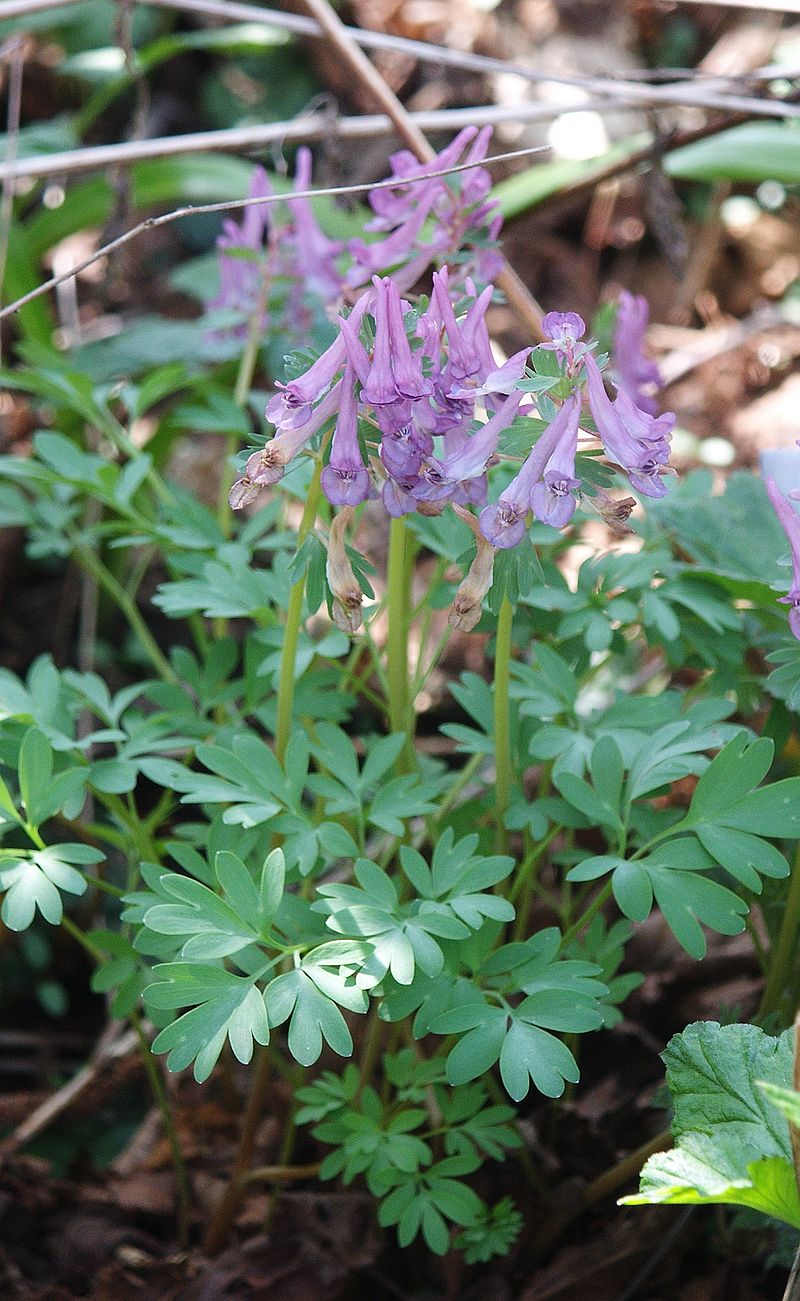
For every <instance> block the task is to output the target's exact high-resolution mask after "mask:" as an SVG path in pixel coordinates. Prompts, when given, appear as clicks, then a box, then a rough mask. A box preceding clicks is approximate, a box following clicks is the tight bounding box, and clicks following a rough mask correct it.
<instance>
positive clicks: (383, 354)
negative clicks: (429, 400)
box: [361, 277, 433, 407]
mask: <svg viewBox="0 0 800 1301" xmlns="http://www.w3.org/2000/svg"><path fill="white" fill-rule="evenodd" d="M374 284H375V288H376V290H377V296H376V301H375V306H374V308H373V309H372V314H373V316H374V318H375V348H374V351H373V354H372V366H371V367H370V372H369V378H368V380H367V382H366V384H365V385H364V388H363V391H362V394H361V397H362V400H363V401H364V402H368V403H369V404H370V406H374V407H377V406H385V405H386V404H387V403H390V402H396V401H397V400H398V398H421V397H425V396H427V395H429V394H431V393H432V392H433V385H432V383H431V381H430V380H427V379H425V377H424V376H423V374H422V368H421V364H420V356H419V354H417V356H416V357H415V356H414V354H413V353H412V352H411V345H410V344H409V342H408V337H407V335H406V331H405V326H404V324H403V307H402V302H401V299H400V294H399V292H398V289H397V285H395V284H394V283H393V282H392V281H391V280H379V279H378V278H377V277H376V278H375V281H374Z"/></svg>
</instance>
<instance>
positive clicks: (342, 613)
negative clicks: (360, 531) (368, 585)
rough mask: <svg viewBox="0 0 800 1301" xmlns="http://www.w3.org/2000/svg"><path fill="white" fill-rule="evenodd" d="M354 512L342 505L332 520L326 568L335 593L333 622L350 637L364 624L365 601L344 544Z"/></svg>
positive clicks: (330, 584) (329, 582) (329, 584)
mask: <svg viewBox="0 0 800 1301" xmlns="http://www.w3.org/2000/svg"><path fill="white" fill-rule="evenodd" d="M353 510H354V508H353V507H352V506H343V507H342V509H341V510H340V511H338V512H337V513H336V514H335V515H334V517H333V519H332V520H331V527H330V532H329V536H328V559H327V563H326V565H325V574H326V576H327V579H328V586H329V587H330V589H331V592H332V594H333V610H332V613H333V622H334V623H335V624H336V627H337V628H341V630H342V632H346V633H349V635H350V636H351V637H352V635H353V633H356V632H358V630H359V628H360V627H361V624H362V622H363V620H362V617H361V603H362V601H363V599H364V594H363V592H362V591H361V588H360V587H359V585H358V581H357V579H356V576H355V574H354V573H353V566H352V565H351V564H350V561H349V559H348V556H347V551H346V549H345V544H344V531H345V529H346V527H347V525H348V524H349V523H350V520H351V519H352V517H353Z"/></svg>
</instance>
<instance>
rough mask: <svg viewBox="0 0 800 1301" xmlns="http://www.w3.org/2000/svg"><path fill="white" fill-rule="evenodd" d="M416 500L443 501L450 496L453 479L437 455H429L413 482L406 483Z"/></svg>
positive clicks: (405, 485)
mask: <svg viewBox="0 0 800 1301" xmlns="http://www.w3.org/2000/svg"><path fill="white" fill-rule="evenodd" d="M403 486H404V487H407V488H408V491H409V492H410V493H411V495H412V497H413V498H414V500H415V501H416V502H430V501H442V500H443V498H445V497H449V496H450V493H451V491H452V488H453V483H452V480H450V479H449V478H448V477H447V474H446V473H445V469H444V466H443V465H442V463H441V461H439V460H437V459H436V457H435V456H428V457H426V458H425V460H424V461H423V462H422V464H421V466H420V467H419V471H418V473H417V477H416V479H415V480H414V482H413V484H404V485H403Z"/></svg>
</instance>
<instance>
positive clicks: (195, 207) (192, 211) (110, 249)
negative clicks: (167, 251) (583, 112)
mask: <svg viewBox="0 0 800 1301" xmlns="http://www.w3.org/2000/svg"><path fill="white" fill-rule="evenodd" d="M542 152H546V150H543V148H542V147H535V148H534V147H531V148H528V149H513V150H511V151H510V152H509V153H503V154H491V155H489V157H488V158H484V159H482V160H481V161H480V162H476V163H458V164H457V165H456V166H454V167H443V168H432V167H426V168H425V169H424V170H423V171H421V174H420V176H418V177H412V178H409V179H404V180H403V182H402V183H403V185H409V184H411V183H413V181H414V180H419V181H422V180H425V179H428V178H430V177H432V176H451V175H453V174H454V173H455V172H466V171H470V170H472V169H474V168H476V167H487V166H491V165H492V164H493V163H499V162H506V161H508V160H510V159H512V158H527V157H530V155H531V154H539V153H542ZM397 183H398V182H397V180H396V179H390V180H387V181H377V182H370V181H367V182H364V183H362V184H360V185H331V186H328V187H327V188H325V189H319V190H316V189H315V190H294V191H292V192H291V195H294V197H295V198H298V199H318V198H321V197H323V196H331V197H339V196H341V195H348V194H364V193H366V192H367V191H368V190H382V189H390V188H393V187H396V186H397ZM291 195H286V194H267V195H264V196H263V197H261V198H257V199H249V198H248V199H226V200H225V201H224V202H223V203H190V204H186V205H185V206H184V207H182V208H174V209H173V210H172V211H171V212H165V213H163V214H162V215H161V216H160V217H146V218H145V220H144V221H140V222H139V223H138V224H137V225H136V226H132V227H131V229H130V230H126V231H125V232H124V234H122V235H119V236H118V237H117V238H116V239H112V240H111V241H110V242H109V243H108V244H103V246H102V248H98V249H96V250H95V252H94V253H92V255H91V256H90V257H87V258H84V260H83V262H78V263H77V264H76V265H75V266H73V267H71V268H70V270H69V271H65V272H64V273H63V274H62V275H58V276H52V277H51V278H50V279H49V280H45V281H44V282H43V284H41V285H37V287H36V288H35V289H31V290H30V292H29V293H27V294H24V295H23V297H22V298H18V299H16V301H15V302H13V303H9V304H8V306H7V307H3V308H1V309H0V320H2V319H3V318H4V317H6V316H11V315H12V313H14V312H17V311H19V309H20V307H24V306H25V304H26V303H30V302H32V301H33V299H34V298H40V297H41V296H42V294H46V293H48V292H49V290H51V289H54V288H55V287H56V285H60V284H63V283H64V281H65V280H70V279H72V277H73V276H77V275H80V273H81V271H85V270H86V268H87V267H90V266H92V265H93V264H94V263H95V262H99V261H100V259H101V258H104V257H107V256H108V254H109V253H114V252H116V250H117V249H118V248H122V247H123V246H124V245H125V244H129V243H130V242H131V240H133V239H136V238H137V236H139V235H141V234H142V233H143V232H144V231H146V230H153V229H155V228H156V227H157V226H167V225H169V223H170V222H173V221H177V220H178V219H179V218H180V217H190V216H193V215H197V214H198V213H207V212H232V211H236V210H238V209H239V208H252V207H255V206H256V205H263V204H266V205H269V204H273V203H284V202H285V201H286V199H287V197H291Z"/></svg>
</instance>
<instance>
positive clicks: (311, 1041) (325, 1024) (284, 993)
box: [264, 970, 353, 1066]
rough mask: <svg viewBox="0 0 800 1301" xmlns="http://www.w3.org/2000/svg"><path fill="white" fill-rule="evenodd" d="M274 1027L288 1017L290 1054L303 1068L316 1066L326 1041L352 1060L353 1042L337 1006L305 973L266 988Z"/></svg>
mask: <svg viewBox="0 0 800 1301" xmlns="http://www.w3.org/2000/svg"><path fill="white" fill-rule="evenodd" d="M264 999H265V1002H266V1006H267V1012H268V1015H269V1018H270V1022H271V1024H273V1025H282V1024H283V1022H284V1021H286V1020H287V1019H288V1018H289V1017H291V1020H290V1021H289V1033H288V1044H289V1052H290V1053H291V1054H292V1056H293V1057H294V1059H295V1061H297V1062H299V1063H300V1065H301V1066H313V1064H314V1062H315V1061H316V1060H317V1058H318V1057H319V1055H320V1053H321V1052H322V1043H323V1039H324V1040H325V1041H326V1043H328V1044H329V1046H330V1047H331V1048H332V1049H333V1051H334V1052H335V1053H338V1054H339V1056H340V1057H349V1056H350V1055H351V1054H352V1051H353V1040H352V1037H351V1034H350V1031H349V1029H348V1028H347V1022H346V1021H345V1019H344V1017H343V1016H342V1014H341V1012H340V1011H339V1009H338V1007H337V1006H336V1004H335V1003H333V1002H332V1001H331V1000H330V999H329V998H327V997H326V996H325V995H324V994H323V993H321V992H320V990H319V989H318V988H317V986H316V984H315V983H314V981H313V980H312V979H311V977H310V976H309V975H307V974H306V972H304V971H300V970H296V971H288V972H286V973H284V975H282V976H277V977H276V978H275V980H273V981H272V982H271V984H269V985H268V986H267V989H266V991H265V994H264Z"/></svg>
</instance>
